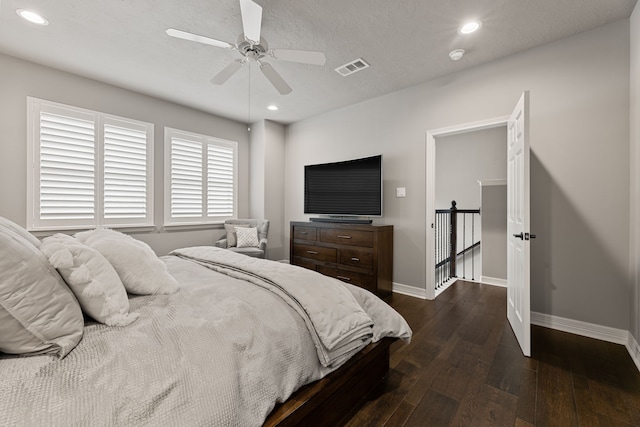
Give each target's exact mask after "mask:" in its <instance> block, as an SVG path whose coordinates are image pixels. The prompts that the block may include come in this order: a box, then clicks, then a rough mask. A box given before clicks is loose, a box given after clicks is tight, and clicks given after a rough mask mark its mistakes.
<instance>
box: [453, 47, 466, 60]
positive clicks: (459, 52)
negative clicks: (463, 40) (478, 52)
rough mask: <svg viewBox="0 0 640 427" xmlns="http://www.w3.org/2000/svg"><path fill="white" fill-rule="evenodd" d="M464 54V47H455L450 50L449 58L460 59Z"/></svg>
mask: <svg viewBox="0 0 640 427" xmlns="http://www.w3.org/2000/svg"><path fill="white" fill-rule="evenodd" d="M463 56H464V49H455V50H452V51H451V52H449V58H451V60H452V61H459V60H460V59H462V57H463Z"/></svg>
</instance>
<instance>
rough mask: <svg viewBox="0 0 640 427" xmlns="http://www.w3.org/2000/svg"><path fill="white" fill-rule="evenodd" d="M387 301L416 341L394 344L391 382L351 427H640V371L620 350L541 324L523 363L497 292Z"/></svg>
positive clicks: (456, 288) (460, 287)
mask: <svg viewBox="0 0 640 427" xmlns="http://www.w3.org/2000/svg"><path fill="white" fill-rule="evenodd" d="M387 302H389V303H390V304H391V305H392V306H393V307H394V308H395V309H396V310H398V312H400V313H401V314H402V315H403V316H404V317H405V318H406V319H407V321H408V322H409V324H410V325H411V328H412V329H413V333H414V335H413V340H412V342H411V344H410V345H404V344H402V343H399V342H398V343H395V344H394V345H393V346H392V350H391V361H390V367H391V370H390V372H389V374H388V375H387V377H386V379H385V381H384V382H383V384H381V385H380V386H379V387H378V388H377V389H376V390H373V391H372V393H371V395H370V396H368V398H367V401H366V402H365V404H364V405H363V407H362V408H361V409H360V410H359V411H358V412H356V413H355V414H354V415H353V416H352V417H351V418H350V419H349V420H348V421H347V422H346V426H349V427H360V426H367V427H369V426H386V427H392V426H518V427H524V426H562V427H564V426H640V373H639V372H638V370H637V368H636V366H635V364H634V363H633V361H632V360H631V357H630V356H629V354H628V353H627V350H626V349H625V347H624V346H622V345H617V344H611V343H607V342H604V341H599V340H595V339H591V338H585V337H581V336H577V335H573V334H568V333H564V332H559V331H555V330H551V329H546V328H542V327H537V326H533V327H532V357H531V358H527V357H524V356H523V355H522V353H521V351H520V347H519V346H518V343H517V341H516V339H515V336H514V335H513V332H512V330H511V328H510V326H509V323H508V321H507V319H506V289H505V288H500V287H495V286H488V285H480V284H477V283H471V282H463V281H458V282H457V283H456V284H454V285H453V286H451V287H450V288H449V289H447V290H446V291H445V292H444V293H443V294H442V295H440V296H439V297H438V298H437V299H436V300H434V301H424V300H420V299H417V298H412V297H407V296H404V295H399V294H394V295H393V296H391V297H390V298H389V299H388V300H387Z"/></svg>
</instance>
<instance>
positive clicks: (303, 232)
mask: <svg viewBox="0 0 640 427" xmlns="http://www.w3.org/2000/svg"><path fill="white" fill-rule="evenodd" d="M300 234H302V235H304V236H306V235H307V234H309V233H307V232H306V231H301V232H300Z"/></svg>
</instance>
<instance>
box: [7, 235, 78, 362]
mask: <svg viewBox="0 0 640 427" xmlns="http://www.w3.org/2000/svg"><path fill="white" fill-rule="evenodd" d="M83 331H84V318H83V317H82V310H81V309H80V306H79V305H78V301H76V298H75V297H74V296H73V293H71V290H69V288H68V287H67V285H66V284H65V283H64V281H63V280H62V278H61V277H60V275H59V274H58V272H57V271H56V270H55V269H54V268H53V267H52V266H51V264H49V261H47V259H46V258H45V256H44V255H42V253H40V251H39V250H38V249H37V248H36V247H34V246H33V244H31V243H30V242H28V241H27V240H26V239H25V238H23V237H22V236H20V235H18V234H17V233H14V232H13V231H11V230H9V229H0V351H2V352H4V353H10V354H23V355H32V354H54V355H57V356H59V357H60V358H62V357H64V356H65V355H67V354H68V353H69V352H70V351H71V350H72V349H73V348H74V347H75V346H76V345H77V344H78V343H79V342H80V339H82V333H83Z"/></svg>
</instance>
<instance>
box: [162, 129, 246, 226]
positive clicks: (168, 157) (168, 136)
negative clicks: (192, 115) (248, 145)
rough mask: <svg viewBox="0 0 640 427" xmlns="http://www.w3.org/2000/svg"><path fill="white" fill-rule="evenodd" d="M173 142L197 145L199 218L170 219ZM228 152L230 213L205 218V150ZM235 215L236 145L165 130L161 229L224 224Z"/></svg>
mask: <svg viewBox="0 0 640 427" xmlns="http://www.w3.org/2000/svg"><path fill="white" fill-rule="evenodd" d="M173 138H179V139H182V140H184V141H188V142H191V143H195V144H200V148H201V150H202V151H201V153H202V155H201V158H200V159H201V167H202V177H201V183H202V188H201V191H202V199H201V205H202V206H201V209H200V215H198V216H189V217H173V215H172V197H171V196H172V164H173V159H172V147H173V145H172V144H173ZM210 145H213V146H216V147H222V148H224V149H231V151H232V156H233V161H232V166H233V171H232V179H233V184H232V186H233V190H232V191H233V196H232V212H231V213H230V214H229V215H221V216H209V214H208V209H209V206H208V194H209V191H208V178H209V177H208V154H207V153H208V150H207V148H208V147H209V146H210ZM237 215H238V142H237V141H232V140H228V139H223V138H218V137H214V136H210V135H202V134H198V133H194V132H189V131H185V130H180V129H175V128H170V127H165V129H164V224H163V227H164V228H171V227H189V226H202V225H211V224H223V223H224V221H225V220H227V219H232V218H236V217H237Z"/></svg>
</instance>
